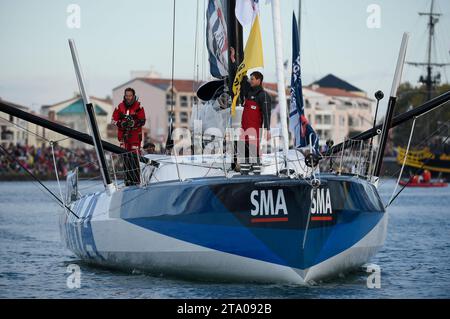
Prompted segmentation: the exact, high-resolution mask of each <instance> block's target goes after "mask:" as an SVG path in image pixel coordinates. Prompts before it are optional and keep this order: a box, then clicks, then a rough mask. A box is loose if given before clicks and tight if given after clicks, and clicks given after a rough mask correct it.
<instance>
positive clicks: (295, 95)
mask: <svg viewBox="0 0 450 319" xmlns="http://www.w3.org/2000/svg"><path fill="white" fill-rule="evenodd" d="M301 75H302V74H301V68H300V41H299V35H298V27H297V20H296V19H295V13H294V15H293V17H292V77H291V105H290V107H289V128H290V130H291V133H292V134H293V135H294V138H295V139H294V146H295V147H305V146H307V145H309V142H310V141H311V144H312V148H313V150H314V152H315V153H316V154H317V153H318V152H319V138H318V136H317V134H316V132H315V131H314V129H313V128H312V127H311V125H310V124H309V122H308V120H307V119H306V116H305V105H304V103H303V89H302V77H301Z"/></svg>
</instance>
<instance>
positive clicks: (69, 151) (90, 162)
mask: <svg viewBox="0 0 450 319" xmlns="http://www.w3.org/2000/svg"><path fill="white" fill-rule="evenodd" d="M0 120H3V121H5V122H8V123H10V124H12V125H14V126H16V127H18V128H20V129H22V130H24V131H26V132H28V133H30V134H32V135H34V136H36V137H39V138H41V139H43V140H45V141H46V142H47V143H49V144H51V143H52V142H53V143H58V142H61V141H64V140H66V139H69V138H70V137H64V138H62V139H60V140H56V141H52V140H49V139H47V138H45V137H44V136H42V135H39V134H37V133H34V132H32V131H30V130H29V129H27V128H25V127H23V126H20V125H19V124H17V123H14V122H12V121H9V120H7V119H5V118H3V117H0ZM64 151H65V152H68V153H72V154H75V157H77V158H81V157H80V156H77V155H76V153H75V151H72V150H70V149H65V150H64ZM88 164H94V165H97V166H98V164H97V162H92V161H84V164H80V165H78V166H77V167H79V166H85V165H88Z"/></svg>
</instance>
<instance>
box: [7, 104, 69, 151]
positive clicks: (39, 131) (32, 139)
mask: <svg viewBox="0 0 450 319" xmlns="http://www.w3.org/2000/svg"><path fill="white" fill-rule="evenodd" d="M2 102H5V103H6V104H9V105H11V106H14V107H16V108H18V109H21V110H22V111H25V112H30V113H32V114H34V115H36V116H39V117H42V118H44V119H47V120H50V118H48V117H47V116H45V115H42V114H36V112H34V111H31V110H30V108H29V107H27V106H24V105H20V104H17V103H13V102H10V101H6V100H2ZM56 122H57V123H58V124H61V125H65V124H64V123H63V122H60V121H56ZM49 141H54V142H56V141H58V145H60V146H62V147H68V146H69V142H68V140H67V138H66V137H65V136H64V135H61V134H58V133H56V132H54V131H52V130H48V129H46V128H44V127H42V126H39V125H36V124H33V123H31V122H28V121H25V120H22V119H19V118H17V117H15V116H12V115H9V114H6V113H3V112H0V144H1V145H2V146H4V147H8V146H9V145H10V144H13V145H21V146H35V147H40V146H42V145H43V144H47V145H48V143H49Z"/></svg>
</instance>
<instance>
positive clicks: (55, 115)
mask: <svg viewBox="0 0 450 319" xmlns="http://www.w3.org/2000/svg"><path fill="white" fill-rule="evenodd" d="M90 100H91V103H92V104H93V106H94V110H95V115H96V120H97V125H98V129H99V132H100V136H101V137H102V139H103V140H106V141H108V142H111V143H115V144H118V141H117V132H116V130H113V129H111V128H110V126H109V124H110V122H111V116H112V113H113V111H114V108H113V106H112V104H111V101H110V100H107V99H101V98H97V97H94V96H91V97H90ZM41 114H42V115H44V116H47V117H48V118H49V119H50V120H51V121H58V122H61V123H63V125H65V126H68V127H70V128H72V129H74V130H76V131H79V132H82V133H87V134H90V132H89V130H88V124H87V119H86V112H85V106H84V102H83V99H82V98H81V96H75V97H73V98H71V99H68V100H65V101H61V102H58V103H55V104H51V105H43V106H42V107H41ZM60 145H61V146H64V147H70V148H85V147H86V144H84V143H81V142H78V141H76V140H74V139H67V140H63V141H62V144H60Z"/></svg>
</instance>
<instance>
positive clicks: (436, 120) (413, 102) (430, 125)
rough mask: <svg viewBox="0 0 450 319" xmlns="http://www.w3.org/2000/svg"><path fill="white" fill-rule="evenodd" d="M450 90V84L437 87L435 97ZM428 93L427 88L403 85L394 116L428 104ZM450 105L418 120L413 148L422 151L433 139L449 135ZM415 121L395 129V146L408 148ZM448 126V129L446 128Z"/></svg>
mask: <svg viewBox="0 0 450 319" xmlns="http://www.w3.org/2000/svg"><path fill="white" fill-rule="evenodd" d="M449 90H450V84H448V83H447V84H443V85H440V86H438V87H436V89H435V91H434V92H433V96H438V95H440V94H442V93H445V92H447V91H449ZM426 99H427V92H426V87H425V86H418V87H413V86H412V85H411V84H410V83H408V82H407V83H402V84H401V85H400V86H399V88H398V94H397V104H396V105H395V110H394V116H396V115H399V114H401V113H404V112H407V111H409V110H411V109H414V108H416V107H418V106H420V105H422V104H423V103H425V102H426ZM449 105H450V103H449V102H447V103H446V105H443V106H441V107H439V108H438V109H435V110H433V111H431V112H429V113H428V114H426V115H423V116H421V117H420V118H418V119H417V120H416V124H415V129H414V133H413V138H412V140H411V147H412V148H414V147H417V148H418V149H421V148H423V147H425V146H428V145H429V144H431V140H432V138H433V137H435V136H438V135H440V136H441V137H442V136H444V137H446V136H447V135H448V131H449V130H448V127H450V108H448V107H447V106H449ZM412 123H413V120H412V119H411V120H410V121H408V122H405V123H403V124H401V125H399V126H397V127H396V128H395V129H393V142H394V145H395V146H402V147H406V145H407V144H408V139H409V135H410V131H411V126H412ZM445 125H447V129H446V126H445Z"/></svg>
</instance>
